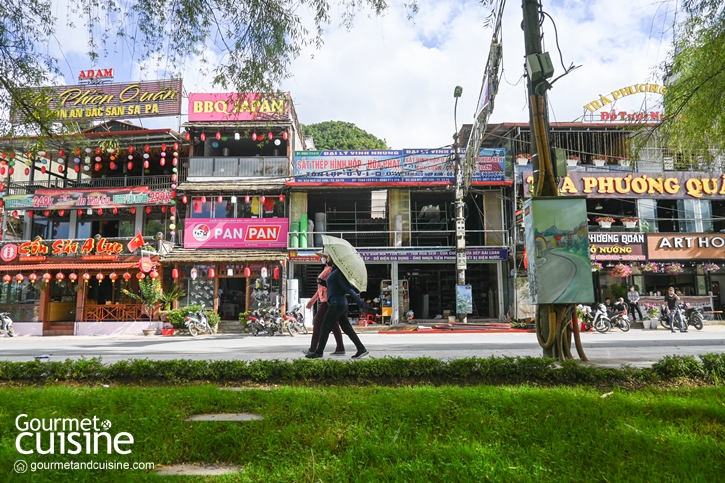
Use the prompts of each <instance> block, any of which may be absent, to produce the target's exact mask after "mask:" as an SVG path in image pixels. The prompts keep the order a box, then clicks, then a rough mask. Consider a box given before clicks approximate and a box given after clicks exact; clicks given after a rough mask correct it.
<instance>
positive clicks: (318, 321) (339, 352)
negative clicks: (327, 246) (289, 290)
mask: <svg viewBox="0 0 725 483" xmlns="http://www.w3.org/2000/svg"><path fill="white" fill-rule="evenodd" d="M322 259H323V260H322V263H324V266H325V268H324V269H323V270H322V272H320V274H319V275H318V276H317V292H315V295H313V296H312V298H311V299H310V301H309V302H307V308H308V309H311V308H312V306H313V305H315V302H316V301H319V303H318V304H317V313H316V314H315V318H314V319H313V320H312V341H311V342H310V348H309V349H307V350H304V351H302V353H303V354H304V355H308V354H312V353H313V352H315V351H316V350H317V344H318V342H319V341H320V331H321V330H322V321H323V320H324V319H325V314H326V313H327V287H325V285H323V283H326V282H325V281H326V280H327V277H328V276H329V275H330V272H332V263H329V262H328V259H327V256H325V255H322ZM332 334H333V335H334V336H335V342H336V343H337V348H336V349H335V352H332V353H331V354H332V355H333V356H344V355H345V343H344V342H343V340H342V331H341V330H340V324H339V323H337V322H335V326H334V327H333V328H332Z"/></svg>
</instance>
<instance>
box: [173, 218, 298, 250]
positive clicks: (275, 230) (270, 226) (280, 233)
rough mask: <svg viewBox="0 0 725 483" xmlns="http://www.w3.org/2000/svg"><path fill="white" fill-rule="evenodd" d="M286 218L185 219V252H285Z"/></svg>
mask: <svg viewBox="0 0 725 483" xmlns="http://www.w3.org/2000/svg"><path fill="white" fill-rule="evenodd" d="M288 227H289V218H236V219H219V218H187V219H186V223H185V226H184V248H286V247H287V233H288V231H289V228H288Z"/></svg>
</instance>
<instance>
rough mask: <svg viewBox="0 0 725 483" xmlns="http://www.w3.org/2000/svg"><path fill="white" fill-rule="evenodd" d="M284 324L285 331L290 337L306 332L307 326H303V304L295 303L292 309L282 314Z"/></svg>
mask: <svg viewBox="0 0 725 483" xmlns="http://www.w3.org/2000/svg"><path fill="white" fill-rule="evenodd" d="M284 321H285V325H286V326H287V332H288V333H289V335H291V336H292V337H294V336H296V335H297V334H307V333H308V332H307V327H305V314H304V306H303V305H301V304H300V305H295V306H294V308H292V310H290V311H289V312H287V313H286V314H284Z"/></svg>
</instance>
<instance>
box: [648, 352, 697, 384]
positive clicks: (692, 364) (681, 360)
mask: <svg viewBox="0 0 725 483" xmlns="http://www.w3.org/2000/svg"><path fill="white" fill-rule="evenodd" d="M652 370H653V371H654V372H655V374H657V375H658V376H659V377H660V378H662V379H675V378H678V377H690V378H693V379H697V378H701V377H703V376H704V375H705V368H704V366H703V364H702V362H700V361H698V360H697V359H695V357H694V356H665V357H663V358H662V359H660V360H659V361H657V362H655V363H654V364H652Z"/></svg>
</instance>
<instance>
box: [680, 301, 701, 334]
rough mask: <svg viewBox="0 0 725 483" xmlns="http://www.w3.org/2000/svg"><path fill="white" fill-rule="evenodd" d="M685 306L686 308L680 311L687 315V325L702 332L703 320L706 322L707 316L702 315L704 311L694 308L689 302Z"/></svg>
mask: <svg viewBox="0 0 725 483" xmlns="http://www.w3.org/2000/svg"><path fill="white" fill-rule="evenodd" d="M683 305H684V307H682V308H681V309H680V310H682V311H683V312H684V314H685V320H687V325H691V326H693V327H694V328H696V329H697V330H702V326H703V320H705V316H704V315H702V309H701V308H700V307H692V306H690V304H689V303H687V302H685V303H684V304H683Z"/></svg>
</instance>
